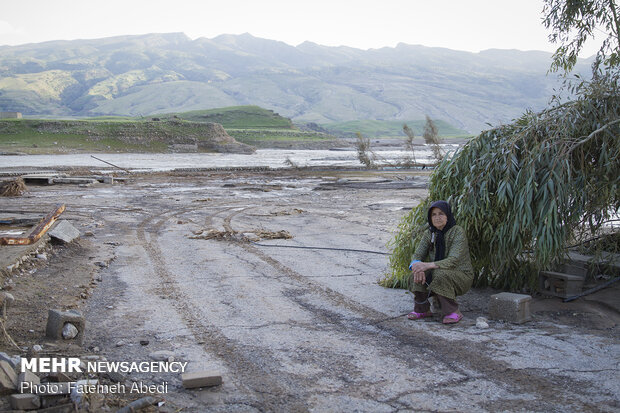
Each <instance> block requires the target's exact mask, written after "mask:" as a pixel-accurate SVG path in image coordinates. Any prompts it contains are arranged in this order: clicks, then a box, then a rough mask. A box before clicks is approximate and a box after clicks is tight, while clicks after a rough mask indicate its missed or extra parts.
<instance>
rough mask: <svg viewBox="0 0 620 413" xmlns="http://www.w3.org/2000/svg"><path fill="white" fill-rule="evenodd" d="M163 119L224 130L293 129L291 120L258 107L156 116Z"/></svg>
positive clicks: (226, 108) (238, 107)
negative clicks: (200, 124)
mask: <svg viewBox="0 0 620 413" xmlns="http://www.w3.org/2000/svg"><path fill="white" fill-rule="evenodd" d="M154 116H157V117H159V118H162V119H170V118H174V117H176V118H179V119H183V120H188V121H192V122H213V123H219V124H220V125H222V126H223V127H224V129H293V128H294V126H293V122H291V120H290V119H288V118H285V117H282V116H280V115H279V114H277V113H275V112H274V111H272V110H269V109H263V108H261V107H258V106H231V107H225V108H218V109H209V110H194V111H190V112H181V113H166V114H161V115H154Z"/></svg>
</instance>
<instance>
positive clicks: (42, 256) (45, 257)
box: [36, 252, 47, 261]
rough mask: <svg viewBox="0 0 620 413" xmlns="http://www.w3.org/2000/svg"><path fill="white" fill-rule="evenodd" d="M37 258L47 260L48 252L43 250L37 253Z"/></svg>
mask: <svg viewBox="0 0 620 413" xmlns="http://www.w3.org/2000/svg"><path fill="white" fill-rule="evenodd" d="M36 258H37V259H38V260H43V261H46V260H47V254H46V253H44V252H43V253H41V254H37V255H36Z"/></svg>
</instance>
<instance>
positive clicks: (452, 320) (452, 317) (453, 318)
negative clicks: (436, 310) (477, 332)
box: [443, 313, 463, 324]
mask: <svg viewBox="0 0 620 413" xmlns="http://www.w3.org/2000/svg"><path fill="white" fill-rule="evenodd" d="M461 318H463V314H461V313H450V314H448V315H447V316H445V317H444V318H443V323H444V324H456V323H458V322H459V321H461Z"/></svg>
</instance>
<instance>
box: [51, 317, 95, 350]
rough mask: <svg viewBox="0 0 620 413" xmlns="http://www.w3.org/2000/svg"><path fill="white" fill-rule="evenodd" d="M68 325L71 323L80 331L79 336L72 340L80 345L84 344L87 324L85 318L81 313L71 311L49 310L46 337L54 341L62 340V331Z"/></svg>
mask: <svg viewBox="0 0 620 413" xmlns="http://www.w3.org/2000/svg"><path fill="white" fill-rule="evenodd" d="M66 323H71V324H73V325H74V326H75V327H77V329H78V335H77V336H76V337H75V338H73V339H72V340H75V341H77V342H78V343H79V344H80V345H82V344H83V343H84V328H85V325H86V322H85V321H84V316H82V314H81V313H80V312H79V311H75V310H69V311H60V310H49V311H48V314H47V327H46V329H45V335H46V336H47V337H49V338H53V339H57V340H58V339H62V338H63V337H62V329H63V327H64V326H65V324H66Z"/></svg>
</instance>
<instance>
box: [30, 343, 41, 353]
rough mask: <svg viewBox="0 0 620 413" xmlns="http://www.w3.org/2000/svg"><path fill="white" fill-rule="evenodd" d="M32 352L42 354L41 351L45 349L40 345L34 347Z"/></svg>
mask: <svg viewBox="0 0 620 413" xmlns="http://www.w3.org/2000/svg"><path fill="white" fill-rule="evenodd" d="M32 351H34V352H35V353H40V352H41V351H43V347H41V345H40V344H35V345H34V346H32Z"/></svg>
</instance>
